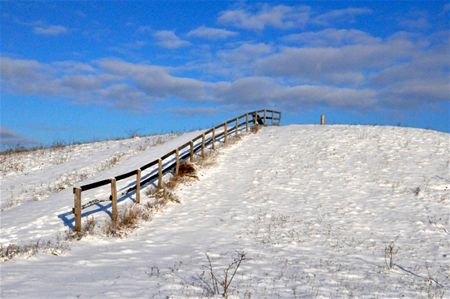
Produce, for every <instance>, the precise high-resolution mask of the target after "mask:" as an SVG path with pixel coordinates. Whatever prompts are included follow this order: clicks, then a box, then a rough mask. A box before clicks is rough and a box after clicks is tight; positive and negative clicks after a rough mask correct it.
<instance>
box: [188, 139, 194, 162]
mask: <svg viewBox="0 0 450 299" xmlns="http://www.w3.org/2000/svg"><path fill="white" fill-rule="evenodd" d="M189 146H190V150H189V161H191V162H194V142H193V141H191V142H189Z"/></svg>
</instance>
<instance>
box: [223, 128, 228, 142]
mask: <svg viewBox="0 0 450 299" xmlns="http://www.w3.org/2000/svg"><path fill="white" fill-rule="evenodd" d="M223 132H224V133H223V143H227V135H228V123H225V128H224V131H223Z"/></svg>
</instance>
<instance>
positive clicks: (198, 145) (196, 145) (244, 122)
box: [72, 109, 281, 232]
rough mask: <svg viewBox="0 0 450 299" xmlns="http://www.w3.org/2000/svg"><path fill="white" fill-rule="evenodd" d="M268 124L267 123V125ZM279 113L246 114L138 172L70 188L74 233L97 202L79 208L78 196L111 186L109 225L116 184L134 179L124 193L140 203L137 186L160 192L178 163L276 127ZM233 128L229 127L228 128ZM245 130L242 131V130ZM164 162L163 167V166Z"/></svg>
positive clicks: (113, 209)
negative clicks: (257, 129) (255, 130)
mask: <svg viewBox="0 0 450 299" xmlns="http://www.w3.org/2000/svg"><path fill="white" fill-rule="evenodd" d="M269 120H270V123H268V121H269ZM280 122H281V112H278V111H273V110H267V109H264V110H258V111H253V112H249V113H245V114H243V115H241V116H238V117H236V118H233V119H230V120H229V121H226V122H224V123H222V124H220V125H218V126H215V127H214V128H211V129H209V130H207V131H205V132H203V133H202V134H201V135H198V136H197V137H195V138H194V139H192V140H190V141H188V142H186V143H185V144H183V145H181V146H179V147H178V148H176V149H174V150H172V151H170V152H168V153H167V154H165V155H163V156H161V157H160V158H159V159H156V160H154V161H152V162H150V163H148V164H145V165H143V166H142V167H140V168H139V169H136V170H132V171H130V172H127V173H124V174H121V175H118V176H116V177H113V178H110V179H105V180H101V181H98V182H94V183H90V184H87V185H83V186H81V187H74V188H73V193H74V208H73V210H72V212H73V214H74V215H75V231H77V232H80V231H81V213H82V210H83V209H85V208H87V207H89V206H91V205H94V204H96V203H98V202H99V201H98V200H93V201H90V202H87V203H85V204H84V205H82V202H81V193H82V192H83V191H88V190H91V189H94V188H98V187H101V186H104V185H108V184H110V185H111V196H110V200H111V215H112V216H111V218H112V221H113V222H115V221H117V215H118V213H117V187H116V183H117V182H118V181H120V180H124V179H126V178H129V177H131V176H136V183H135V184H134V186H132V187H130V188H128V189H127V190H126V191H125V193H129V192H133V191H135V192H136V193H135V202H136V203H140V189H141V186H143V185H145V184H148V183H151V182H153V181H156V179H157V180H158V184H157V189H158V190H159V189H161V188H162V184H163V176H164V175H165V174H167V173H173V174H174V175H178V169H179V165H180V161H181V160H187V159H189V160H190V161H191V162H192V161H193V160H194V154H196V153H200V155H201V157H202V158H204V157H205V149H206V148H207V147H208V146H209V147H210V149H211V150H215V144H216V142H222V143H226V142H227V138H228V136H230V135H231V134H233V133H234V134H235V135H237V134H238V133H239V131H240V130H245V131H248V130H249V128H250V127H251V126H255V125H264V126H267V125H268V124H269V125H280ZM233 123H234V126H233V127H229V125H232V124H233ZM244 127H245V128H244ZM164 161H166V163H164ZM156 165H157V168H156V169H154V171H153V172H150V173H149V174H148V175H147V176H146V177H142V176H141V175H142V171H144V170H147V169H150V168H151V167H153V166H156Z"/></svg>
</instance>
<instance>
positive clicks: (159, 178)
mask: <svg viewBox="0 0 450 299" xmlns="http://www.w3.org/2000/svg"><path fill="white" fill-rule="evenodd" d="M162 179H163V175H162V160H161V159H158V191H159V190H161V189H162V182H163V180H162Z"/></svg>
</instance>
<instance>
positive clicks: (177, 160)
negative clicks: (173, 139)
mask: <svg viewBox="0 0 450 299" xmlns="http://www.w3.org/2000/svg"><path fill="white" fill-rule="evenodd" d="M175 159H176V162H175V175H176V176H178V172H179V171H180V150H179V149H176V150H175Z"/></svg>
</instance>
